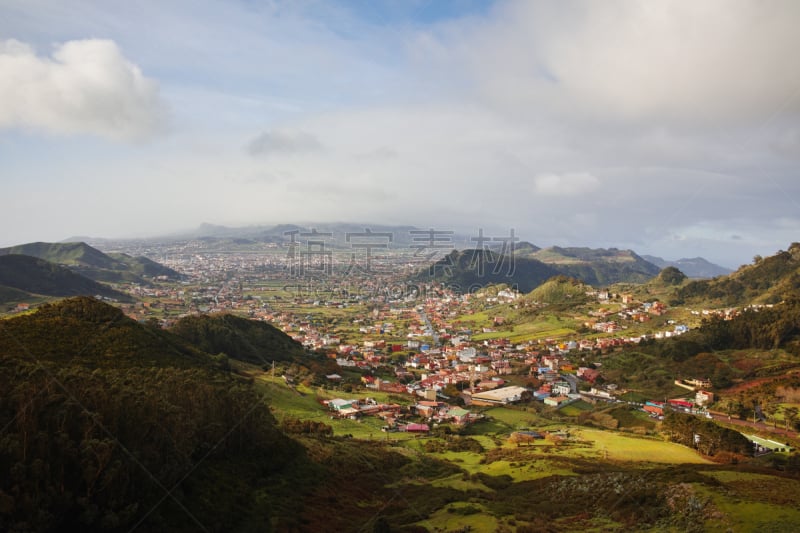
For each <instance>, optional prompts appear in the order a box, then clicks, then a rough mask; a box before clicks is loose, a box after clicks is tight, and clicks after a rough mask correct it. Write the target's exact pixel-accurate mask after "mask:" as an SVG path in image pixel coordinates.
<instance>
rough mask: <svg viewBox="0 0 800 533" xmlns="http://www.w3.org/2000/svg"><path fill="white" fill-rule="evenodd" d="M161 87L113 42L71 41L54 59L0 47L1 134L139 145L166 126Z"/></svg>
mask: <svg viewBox="0 0 800 533" xmlns="http://www.w3.org/2000/svg"><path fill="white" fill-rule="evenodd" d="M163 120H164V106H163V104H162V102H161V100H160V99H159V91H158V84H157V83H156V82H155V81H153V80H151V79H149V78H146V77H145V76H144V75H143V74H142V72H141V70H140V69H139V67H137V66H136V65H134V64H133V63H131V62H130V61H128V60H127V59H126V58H125V57H124V56H123V55H122V52H121V51H120V50H119V48H118V47H117V45H116V44H115V43H114V42H113V41H110V40H101V39H86V40H76V41H68V42H66V43H64V44H61V45H58V46H56V48H55V50H54V52H53V55H52V58H49V57H41V56H38V55H36V53H35V51H34V50H33V48H31V47H30V46H29V45H27V44H25V43H22V42H20V41H17V40H14V39H11V40H7V41H4V42H0V128H23V129H32V130H38V131H44V132H47V133H51V134H66V135H69V134H91V135H98V136H101V137H106V138H110V139H117V140H140V139H144V138H147V137H149V136H151V135H153V134H154V133H155V132H157V131H158V130H159V128H160V127H161V126H162V125H163Z"/></svg>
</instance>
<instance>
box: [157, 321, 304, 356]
mask: <svg viewBox="0 0 800 533" xmlns="http://www.w3.org/2000/svg"><path fill="white" fill-rule="evenodd" d="M170 332H172V333H174V334H175V335H177V336H179V337H181V338H182V339H184V340H186V341H188V342H190V343H191V344H193V345H194V346H197V347H198V348H200V349H201V350H203V351H205V352H208V353H212V354H218V353H224V354H225V355H227V356H228V357H230V358H232V359H238V360H240V361H245V362H248V363H254V364H257V365H264V364H268V363H271V362H272V361H292V360H296V358H298V357H302V356H303V355H304V353H305V350H304V349H303V346H302V345H301V344H300V343H299V342H297V341H295V340H294V339H292V338H291V337H289V336H288V335H287V334H285V333H284V332H282V331H281V330H279V329H278V328H276V327H275V326H273V325H271V324H267V323H266V322H259V321H256V320H248V319H246V318H241V317H237V316H233V315H198V316H187V317H184V318H182V319H181V320H179V321H178V322H177V323H176V324H175V325H174V326H173V327H172V328H171V329H170Z"/></svg>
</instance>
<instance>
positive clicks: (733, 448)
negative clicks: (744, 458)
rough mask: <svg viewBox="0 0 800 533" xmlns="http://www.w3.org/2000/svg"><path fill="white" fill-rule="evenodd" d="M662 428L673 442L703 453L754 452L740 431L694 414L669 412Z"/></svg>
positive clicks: (713, 454) (744, 453) (748, 453)
mask: <svg viewBox="0 0 800 533" xmlns="http://www.w3.org/2000/svg"><path fill="white" fill-rule="evenodd" d="M662 430H663V431H664V433H666V434H667V435H669V437H670V439H671V440H672V441H673V442H677V443H679V444H683V445H684V446H692V447H695V448H697V451H699V452H700V453H702V454H703V455H708V456H715V455H717V454H719V453H721V452H729V453H733V454H740V455H750V454H751V452H752V445H751V444H750V442H749V441H748V440H747V439H746V438H745V437H744V436H743V435H742V434H741V433H739V432H738V431H735V430H732V429H728V428H725V427H722V426H719V425H717V424H715V423H714V422H712V421H710V420H703V419H702V418H698V417H696V416H693V415H688V414H683V413H677V412H669V413H667V414H666V415H665V416H664V423H663V425H662Z"/></svg>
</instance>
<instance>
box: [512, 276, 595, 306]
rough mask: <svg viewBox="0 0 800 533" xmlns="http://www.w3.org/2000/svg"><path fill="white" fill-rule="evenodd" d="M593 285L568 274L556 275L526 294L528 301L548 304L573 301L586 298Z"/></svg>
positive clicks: (576, 301)
mask: <svg viewBox="0 0 800 533" xmlns="http://www.w3.org/2000/svg"><path fill="white" fill-rule="evenodd" d="M590 289H591V287H589V286H587V285H586V284H584V283H583V282H581V281H580V280H577V279H574V278H568V277H566V276H556V277H554V278H550V279H549V280H547V281H546V282H544V283H542V284H541V285H539V286H538V287H536V288H535V289H533V290H532V291H531V292H529V293H528V294H526V295H525V297H524V298H525V300H526V301H532V302H541V303H546V304H554V303H564V302H573V303H578V302H579V301H583V300H585V299H586V291H588V290H590Z"/></svg>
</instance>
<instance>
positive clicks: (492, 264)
mask: <svg viewBox="0 0 800 533" xmlns="http://www.w3.org/2000/svg"><path fill="white" fill-rule="evenodd" d="M559 273H560V272H559V271H558V270H556V269H555V268H553V267H552V266H550V265H546V264H544V263H542V262H541V261H537V260H536V259H530V258H527V257H510V256H503V255H500V254H498V253H495V252H493V251H491V250H463V251H458V250H454V251H452V252H451V253H449V254H448V255H446V256H445V257H443V258H442V259H440V260H438V261H436V262H435V263H433V264H432V265H431V266H430V267H429V268H425V269H423V270H421V271H420V272H418V273H417V274H416V275H415V276H414V278H413V279H414V281H426V280H430V279H433V280H435V281H438V282H441V283H445V284H447V285H450V286H451V287H454V288H456V289H457V290H458V291H460V292H468V291H471V290H473V289H475V288H477V287H483V286H486V285H493V284H500V283H505V284H507V285H513V286H516V287H517V288H518V289H519V290H520V291H522V292H529V291H531V290H532V289H534V288H536V287H538V286H539V285H541V284H542V283H544V282H545V281H546V280H548V279H550V278H551V277H553V276H556V275H558V274H559Z"/></svg>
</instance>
